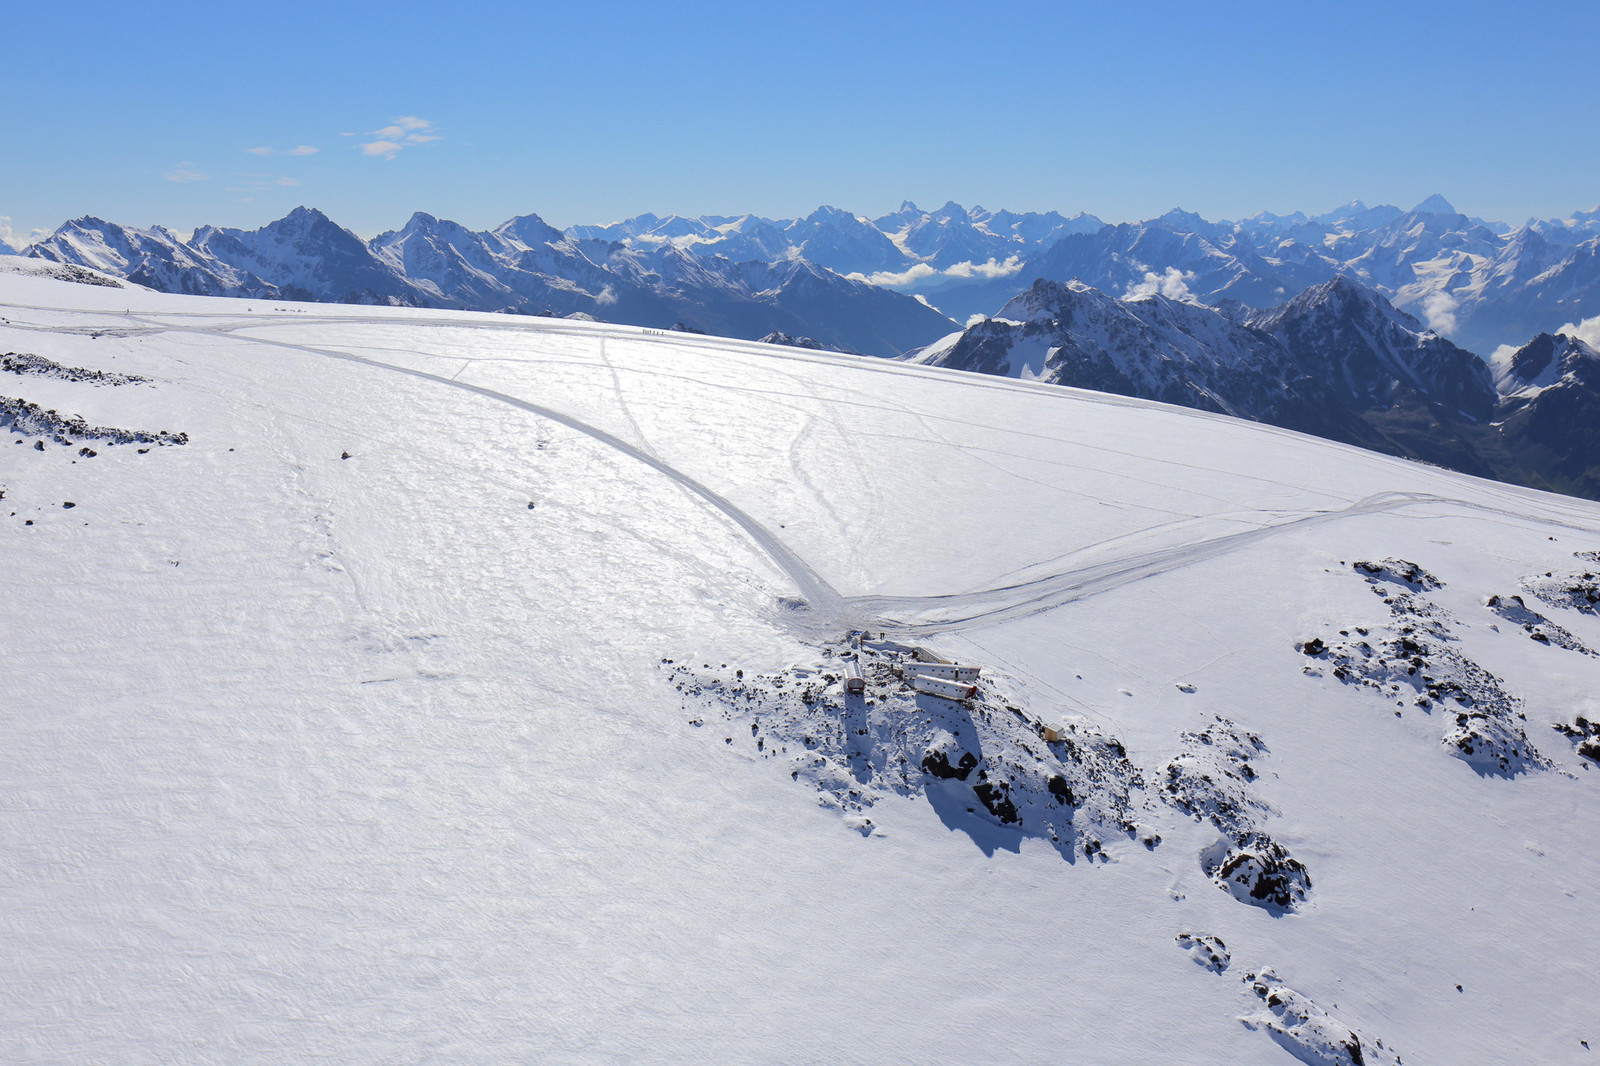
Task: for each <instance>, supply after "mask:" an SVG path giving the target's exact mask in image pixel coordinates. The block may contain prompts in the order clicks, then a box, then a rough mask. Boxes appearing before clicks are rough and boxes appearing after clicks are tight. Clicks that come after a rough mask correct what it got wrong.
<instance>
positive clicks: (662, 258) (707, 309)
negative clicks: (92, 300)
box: [28, 207, 952, 355]
mask: <svg viewBox="0 0 1600 1066" xmlns="http://www.w3.org/2000/svg"><path fill="white" fill-rule="evenodd" d="M28 254H29V255H30V256H33V257H37V258H42V259H51V260H54V261H56V262H61V263H70V264H74V265H78V266H83V267H86V268H89V269H93V270H98V271H102V272H104V273H107V274H111V275H113V276H116V277H123V278H126V279H128V280H129V281H133V282H136V283H138V284H141V285H146V286H149V287H151V288H154V289H158V290H160V291H163V292H178V293H189V294H194V295H210V296H247V297H251V298H258V299H279V300H315V301H335V302H346V303H364V304H387V305H391V306H410V307H436V308H462V309H471V310H492V311H509V312H516V313H522V314H548V315H556V316H571V315H584V316H587V317H590V318H595V319H602V320H613V321H622V322H628V323H632V324H635V325H643V326H652V327H656V328H663V329H665V328H670V327H672V326H674V325H677V324H679V323H682V324H684V325H686V326H688V327H690V328H692V329H697V330H700V331H702V332H707V333H716V334H722V335H727V336H735V337H746V338H750V339H754V338H756V337H760V336H762V335H763V334H767V333H772V332H775V331H777V332H785V333H789V334H793V335H796V336H808V337H813V338H815V339H816V340H818V341H819V342H822V343H826V344H833V345H837V346H840V347H845V348H849V349H851V350H853V351H859V352H863V353H866V354H873V355H898V354H900V353H901V352H904V351H906V350H907V349H910V348H913V347H916V346H918V345H920V344H924V343H926V342H927V341H928V340H930V339H932V338H933V337H936V336H938V335H940V334H941V333H944V332H946V331H948V330H949V329H950V327H951V325H952V323H951V322H950V321H949V320H948V319H946V318H945V317H944V316H942V315H940V314H939V313H938V312H937V311H935V310H933V309H932V308H930V307H928V306H927V305H926V304H924V303H921V302H919V301H917V300H916V299H913V298H912V297H910V296H907V295H904V294H901V293H897V292H894V291H893V290H890V289H886V288H883V287H881V286H873V285H868V284H866V283H865V282H863V281H859V280H851V279H848V278H845V277H842V276H840V275H839V274H836V273H834V272H833V271H830V270H827V269H825V268H822V267H819V266H817V265H816V264H814V263H812V262H810V261H809V260H807V259H805V258H803V257H798V256H796V257H779V258H776V259H774V260H773V261H772V262H765V261H757V260H749V261H742V262H734V261H733V260H730V259H728V258H726V257H723V256H716V255H694V254H691V253H689V252H687V251H685V250H683V249H682V248H680V247H677V246H675V245H673V244H671V243H669V242H661V243H656V244H642V245H640V246H637V247H635V246H631V245H628V244H623V243H617V242H605V241H601V240H593V239H583V238H581V237H579V236H576V235H573V236H568V235H564V234H562V233H560V232H558V231H556V230H554V229H552V228H551V227H549V226H547V225H545V223H544V222H543V221H541V220H540V219H539V218H538V217H537V216H535V215H525V216H522V217H520V218H514V219H511V220H510V221H508V222H505V223H504V224H502V225H500V226H498V227H496V228H495V229H494V230H492V231H489V232H486V233H476V232H473V231H470V230H468V229H466V228H465V227H462V226H459V225H457V224H456V223H454V222H449V221H444V220H441V219H437V218H434V217H433V216H431V215H426V214H422V213H420V212H419V213H417V214H415V215H413V216H412V217H411V219H410V221H409V222H407V223H406V225H405V226H404V227H403V228H401V229H399V230H395V231H390V232H386V233H381V234H379V235H378V236H377V237H375V238H373V239H372V240H371V241H363V240H361V238H359V237H357V236H356V235H355V234H353V233H351V232H350V231H349V230H346V229H344V228H342V227H340V226H338V225H336V224H335V223H333V222H332V221H331V220H330V219H328V217H327V216H325V215H323V214H322V213H321V212H319V211H315V210H312V209H309V208H303V207H302V208H297V209H295V210H294V211H292V212H290V213H289V214H288V215H287V216H285V217H284V218H281V219H279V220H278V221H276V222H273V223H271V224H269V225H266V226H263V227H262V228H261V229H258V230H251V231H245V230H237V229H216V228H213V227H209V226H207V227H203V228H201V229H199V230H197V231H196V232H195V234H194V236H193V237H192V238H191V239H190V240H188V241H184V240H181V239H180V238H179V237H177V236H176V235H175V234H173V233H171V232H169V231H167V230H165V229H162V228H160V227H156V228H154V229H149V230H139V229H132V228H129V227H124V226H118V225H116V224H114V223H109V222H105V221H102V220H100V219H96V218H80V219H75V220H73V221H72V222H69V223H67V224H65V225H63V226H62V227H61V228H60V229H58V230H57V231H56V232H55V233H53V234H52V235H51V236H50V237H48V238H47V239H45V240H43V241H40V242H39V243H37V244H35V245H33V246H32V247H30V248H29V249H28Z"/></svg>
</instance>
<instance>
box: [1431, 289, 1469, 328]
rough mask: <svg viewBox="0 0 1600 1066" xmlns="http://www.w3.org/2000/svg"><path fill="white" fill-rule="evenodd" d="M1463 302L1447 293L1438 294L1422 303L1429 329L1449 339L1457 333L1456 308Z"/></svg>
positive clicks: (1432, 295)
mask: <svg viewBox="0 0 1600 1066" xmlns="http://www.w3.org/2000/svg"><path fill="white" fill-rule="evenodd" d="M1460 306H1461V302H1460V301H1459V300H1457V299H1456V298H1455V297H1454V296H1451V295H1450V294H1449V293H1447V292H1436V293H1433V294H1431V295H1430V296H1429V297H1428V298H1427V299H1425V300H1423V301H1422V314H1423V316H1424V317H1426V318H1427V320H1428V328H1429V329H1431V330H1433V331H1434V332H1435V333H1437V334H1439V335H1440V336H1441V337H1448V336H1450V335H1451V334H1452V333H1454V332H1455V331H1456V308H1458V307H1460Z"/></svg>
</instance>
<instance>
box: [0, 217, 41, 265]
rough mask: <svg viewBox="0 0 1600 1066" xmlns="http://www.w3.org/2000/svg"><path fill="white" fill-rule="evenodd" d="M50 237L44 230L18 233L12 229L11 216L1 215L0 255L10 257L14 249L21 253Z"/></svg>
mask: <svg viewBox="0 0 1600 1066" xmlns="http://www.w3.org/2000/svg"><path fill="white" fill-rule="evenodd" d="M48 236H49V234H48V233H46V232H45V231H44V230H42V229H36V230H34V231H33V232H32V233H18V232H17V231H16V230H14V229H12V228H11V216H10V215H0V255H8V254H10V252H11V251H12V250H13V249H15V250H16V251H19V252H20V251H22V250H23V249H24V248H26V247H27V246H28V245H30V244H32V243H33V242H34V241H37V240H43V239H44V238H45V237H48Z"/></svg>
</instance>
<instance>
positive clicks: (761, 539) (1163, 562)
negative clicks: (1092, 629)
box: [0, 305, 1594, 636]
mask: <svg viewBox="0 0 1600 1066" xmlns="http://www.w3.org/2000/svg"><path fill="white" fill-rule="evenodd" d="M0 306H4V305H0ZM80 313H81V312H80ZM156 314H161V312H156ZM119 317H125V318H128V317H131V318H133V319H134V320H135V321H143V322H147V323H148V321H149V320H148V319H144V318H142V317H139V316H119ZM196 317H199V316H196ZM207 317H210V316H207ZM337 321H356V322H360V321H372V319H363V318H351V319H339V320H337ZM379 321H382V320H381V319H380V320H379ZM270 324H276V323H235V324H232V325H228V326H222V325H219V326H215V327H210V328H208V327H204V326H198V325H195V326H181V325H168V324H161V325H156V324H150V325H149V326H148V327H147V328H145V329H140V328H137V327H135V328H133V329H129V330H127V331H126V332H127V333H128V334H134V333H142V332H150V333H159V332H186V333H200V334H206V335H210V336H221V337H228V338H230V339H233V340H238V341H243V342H245V343H252V344H264V345H268V346H270V347H277V348H283V349H286V350H290V351H297V352H302V353H305V354H310V355H320V356H323V357H325V358H330V359H339V360H342V361H344V362H350V363H357V364H360V365H363V366H369V367H373V368H375V369H379V370H389V371H393V372H395V373H399V374H405V375H408V376H410V377H414V378H418V379H421V380H424V381H432V382H435V383H437V384H440V385H446V386H449V387H450V388H456V389H462V390H465V391H467V392H471V393H476V394H477V395H480V396H483V397H485V398H488V399H491V400H496V401H499V402H501V403H505V404H508V405H510V406H512V407H516V408H519V409H521V410H524V411H528V412H529V413H531V414H534V415H537V416H539V417H540V418H545V419H549V420H550V421H553V422H556V423H558V424H560V425H564V426H567V427H568V428H570V429H573V430H576V431H577V432H579V433H582V434H584V435H585V436H588V437H590V438H592V439H594V440H595V441H598V442H599V443H602V444H605V445H606V446H608V447H611V448H614V449H616V450H617V451H619V452H621V453H623V454H624V455H626V456H628V457H630V458H632V459H634V460H636V461H638V462H640V463H643V464H644V465H645V466H648V467H649V468H651V469H652V470H655V471H656V472H658V473H660V474H662V475H664V476H666V477H667V478H669V479H671V480H672V481H674V482H676V483H677V484H678V485H680V486H682V487H683V488H685V489H687V490H689V491H690V492H691V493H693V494H694V495H696V496H699V497H700V498H701V499H702V500H704V501H705V502H707V503H709V504H710V505H711V506H712V507H714V508H715V509H716V510H717V511H719V512H721V513H722V514H723V515H724V516H726V517H727V518H728V519H730V520H731V521H733V522H734V523H735V524H736V525H738V526H739V527H740V528H741V529H743V530H744V531H745V533H746V534H748V535H749V536H750V538H751V539H752V540H753V541H754V542H755V543H756V545H757V546H758V547H759V548H760V549H761V550H762V551H763V552H764V553H765V554H766V555H767V556H768V558H769V559H771V560H772V562H773V563H774V564H775V565H776V566H777V567H778V568H779V569H780V570H782V571H783V572H784V574H785V575H787V576H788V577H789V579H790V580H791V581H793V582H794V584H795V586H796V588H797V589H798V591H799V592H800V594H801V596H802V597H803V598H804V599H805V600H806V601H807V602H808V604H809V605H810V606H811V607H812V608H813V609H814V610H817V611H819V612H821V615H822V617H821V618H818V619H817V620H818V621H824V620H826V621H829V622H836V623H837V622H844V621H846V619H848V620H850V621H851V622H852V624H855V625H863V624H865V625H870V626H872V627H873V628H883V629H887V630H890V631H894V632H897V633H900V634H903V635H910V636H915V635H920V634H931V633H937V632H945V631H950V630H957V629H963V628H969V627H973V626H982V625H989V624H993V623H997V622H1003V621H1006V620H1009V619H1014V618H1021V617H1026V616H1028V615H1032V614H1038V613H1041V612H1043V611H1047V610H1050V609H1052V608H1055V607H1059V606H1062V605H1063V604H1067V603H1071V602H1074V601H1076V600H1081V599H1086V598H1088V597H1090V596H1093V595H1097V594H1099V593H1102V592H1108V591H1111V590H1113V589H1118V588H1122V587H1123V586H1126V585H1128V584H1131V583H1133V582H1135V581H1140V580H1143V579H1144V578H1147V577H1153V576H1155V575H1158V574H1163V573H1168V572H1170V571H1173V570H1177V569H1180V568H1182V567H1184V566H1188V565H1191V564H1194V563H1198V562H1203V561H1206V560H1209V559H1213V558H1216V557H1217V556H1220V555H1224V554H1226V553H1228V552H1232V551H1235V550H1237V549H1239V548H1242V547H1244V546H1245V545H1248V544H1251V543H1254V542H1256V541H1259V540H1262V539H1265V538H1268V537H1273V536H1277V535H1279V534H1281V533H1286V532H1289V531H1291V530H1295V529H1299V528H1302V527H1309V526H1314V525H1320V524H1322V523H1326V522H1332V521H1338V520H1340V519H1344V518H1353V517H1358V516H1361V515H1370V514H1381V513H1386V512H1393V511H1397V510H1400V509H1402V508H1407V507H1416V506H1421V505H1425V504H1440V505H1445V506H1451V507H1459V508H1463V509H1466V510H1472V511H1480V512H1483V513H1486V514H1495V515H1501V516H1504V517H1509V518H1513V519H1520V520H1523V521H1533V522H1538V523H1540V524H1543V525H1556V526H1563V527H1566V528H1572V529H1581V530H1585V531H1589V532H1593V531H1594V526H1592V525H1578V524H1576V523H1573V522H1568V521H1562V520H1561V519H1559V518H1553V517H1544V518H1536V517H1533V516H1530V515H1529V514H1527V513H1526V511H1513V510H1509V509H1505V508H1499V507H1493V506H1490V505H1487V504H1479V503H1473V502H1470V501H1467V500H1462V499H1458V498H1451V497H1445V496H1436V495H1432V494H1430V493H1421V492H1385V493H1378V494H1376V495H1373V496H1368V497H1366V498H1365V499H1362V500H1358V501H1356V502H1355V503H1352V504H1350V505H1349V506H1348V507H1344V508H1341V509H1338V510H1329V511H1318V512H1314V513H1311V514H1307V515H1303V516H1301V517H1299V518H1292V519H1288V520H1285V521H1283V522H1278V523H1275V524H1272V525H1268V526H1263V527H1260V528H1257V529H1251V530H1245V531H1242V532H1239V533H1230V534H1225V535H1222V536H1218V537H1213V538H1211V539H1209V540H1203V541H1198V542H1193V543H1186V544H1178V545H1174V546H1171V547H1167V548H1159V549H1155V550H1153V551H1148V552H1137V553H1134V554H1132V555H1129V556H1126V557H1124V558H1122V559H1114V560H1111V561H1109V562H1104V563H1097V564H1094V565H1091V566H1086V567H1080V568H1077V569H1073V570H1067V571H1063V572H1061V573H1057V574H1052V575H1047V576H1045V577H1042V578H1038V579H1035V580H1032V581H1025V582H1019V583H1016V584H1012V585H1002V586H997V587H994V588H990V589H982V590H978V591H974V592H965V593H953V594H946V595H933V596H856V597H849V598H846V597H844V596H842V595H841V594H840V593H839V592H838V590H837V589H835V588H834V587H833V586H832V585H830V584H829V583H828V582H827V581H826V580H825V579H824V578H823V577H822V576H821V575H820V574H818V573H817V572H816V571H815V570H814V569H812V567H811V566H810V565H809V564H808V563H806V562H805V561H804V560H803V559H801V558H800V557H799V556H798V555H797V554H795V553H794V551H793V550H791V549H790V548H789V547H788V545H786V544H784V543H783V541H781V540H780V539H779V538H778V537H776V536H775V535H773V533H772V532H771V531H770V530H768V529H767V528H766V527H765V526H763V525H762V524H761V523H760V522H758V521H756V520H755V519H754V518H753V517H751V516H750V515H749V514H747V513H746V512H745V511H743V510H742V509H741V508H739V507H738V505H736V504H734V503H733V502H732V501H731V500H729V499H727V498H726V497H725V496H722V495H721V494H720V493H717V492H716V491H714V490H713V489H711V488H709V487H708V486H706V485H704V484H702V483H701V482H699V481H697V480H695V479H694V478H693V477H691V476H689V475H688V474H685V473H684V472H682V471H680V470H678V469H677V468H675V467H672V466H670V465H668V464H667V463H665V462H663V461H662V460H660V459H658V458H656V457H655V456H654V455H652V454H650V453H649V452H646V451H644V450H642V449H640V448H638V447H635V446H634V445H631V444H629V443H628V442H627V441H624V440H622V439H621V438H619V437H617V436H615V435H613V434H611V433H608V432H606V431H605V430H603V429H600V428H599V427H597V426H592V425H589V424H588V423H586V422H583V421H581V420H579V419H577V418H574V417H572V416H571V415H567V414H563V413H562V412H560V411H557V410H554V409H552V408H548V407H544V406H542V405H540V404H535V403H531V402H529V401H527V400H523V399H519V398H518V397H515V396H511V395H508V394H506V393H503V392H497V391H495V390H494V389H489V388H485V387H483V386H480V385H471V384H467V383H465V382H461V381H457V380H455V379H453V378H448V377H444V376H442V375H439V374H432V373H429V372H428V371H425V370H416V369H413V368H411V367H406V366H399V365H396V364H393V363H385V362H382V361H381V360H377V359H369V358H367V357H365V356H360V355H355V354H352V353H349V352H342V351H337V350H334V349H327V348H317V347H314V346H311V345H303V344H292V343H289V342H286V341H277V340H270V339H268V338H265V337H259V336H241V335H239V334H237V333H235V332H234V331H235V330H238V329H246V328H252V327H254V326H257V325H270ZM294 324H296V325H300V324H303V320H302V321H301V322H296V323H294ZM386 324H387V323H386ZM438 324H444V323H438ZM450 324H452V325H455V324H457V323H450ZM461 324H462V325H476V323H461ZM519 325H520V324H519ZM499 328H508V327H504V326H502V327H499ZM521 328H524V329H526V328H527V327H526V326H521ZM59 329H60V328H59V327H57V330H59ZM67 331H70V327H69V328H68V330H67ZM101 332H109V331H106V330H103V331H101ZM553 332H565V331H562V330H553ZM570 332H579V331H578V330H571V331H570ZM582 332H584V333H585V334H587V335H588V336H591V337H593V336H595V334H596V333H600V332H601V331H599V330H593V329H588V330H583V331H582ZM618 332H620V331H618ZM682 339H683V338H677V337H675V338H674V340H677V341H681V340H682ZM702 339H704V338H702ZM704 346H705V347H710V345H704ZM726 347H728V348H732V347H734V345H731V344H730V345H727V346H726ZM774 347H775V348H776V346H774ZM761 354H763V355H766V354H779V355H781V356H787V357H789V358H794V359H798V360H802V361H815V362H823V361H826V360H821V359H817V358H815V353H789V352H784V351H783V350H782V349H777V350H776V352H775V353H766V352H762V353H761ZM872 369H875V370H878V371H879V372H884V371H888V370H889V368H888V367H872ZM899 369H901V370H905V369H910V368H907V367H900V368H899ZM916 369H918V370H924V369H925V368H920V367H919V368H916ZM891 372H892V371H891ZM969 384H972V385H975V386H977V385H981V386H986V387H990V388H996V387H999V388H1006V387H1008V386H1009V387H1012V388H1015V387H1016V386H1017V385H1018V384H1021V383H1017V382H1008V381H1007V380H1006V379H998V380H995V381H992V382H991V381H981V382H980V381H973V382H970V383H969ZM1049 388H1050V389H1052V390H1059V389H1060V387H1059V386H1050V387H1049ZM1062 391H1066V392H1071V393H1076V392H1077V391H1078V390H1062ZM1088 396H1089V397H1090V398H1093V399H1095V400H1098V401H1099V402H1102V403H1108V404H1110V405H1112V406H1125V407H1146V408H1150V407H1155V408H1161V407H1164V406H1165V405H1160V404H1155V403H1153V402H1151V401H1138V400H1132V401H1130V400H1129V399H1128V398H1124V397H1111V396H1102V395H1099V394H1092V393H1091V394H1088ZM1188 413H1190V414H1201V415H1204V414H1207V413H1206V412H1188ZM1212 417H1216V418H1222V417H1225V416H1212ZM1230 421H1233V420H1232V419H1230ZM1257 425H1258V426H1259V428H1262V429H1269V430H1270V429H1273V428H1274V427H1270V426H1265V425H1263V424H1259V423H1258V424H1257ZM1279 432H1281V433H1289V432H1290V431H1286V430H1280V431H1279ZM1323 443H1330V444H1331V443H1333V442H1323ZM1366 454H1370V453H1366ZM1380 457H1381V456H1380ZM1495 487H1496V488H1501V489H1508V490H1510V491H1509V492H1504V493H1500V494H1499V495H1501V497H1502V498H1505V497H1506V496H1510V497H1512V498H1515V497H1516V495H1517V491H1516V487H1515V486H1502V485H1498V484H1497V485H1495ZM1541 495H1542V494H1541ZM1508 502H1509V501H1508ZM1528 502H1533V501H1532V500H1530V501H1528ZM1540 502H1544V501H1540ZM1574 502H1575V503H1576V501H1574ZM1544 509H1545V510H1546V511H1554V510H1557V508H1555V507H1551V506H1548V505H1547V506H1546V507H1545V508H1544ZM1576 509H1577V508H1576V507H1574V508H1572V509H1571V510H1576ZM1569 513H1570V512H1569ZM1195 517H1203V516H1195ZM940 610H943V611H946V612H952V613H946V614H944V615H943V616H940V615H938V614H935V615H934V617H931V618H925V619H923V620H920V621H919V620H916V619H915V618H914V617H911V618H905V617H903V616H902V618H898V619H897V618H892V617H887V616H886V615H887V612H902V613H903V615H904V614H911V615H915V614H916V613H917V612H919V611H928V612H930V613H932V612H935V611H940Z"/></svg>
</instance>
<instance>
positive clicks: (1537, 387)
mask: <svg viewBox="0 0 1600 1066" xmlns="http://www.w3.org/2000/svg"><path fill="white" fill-rule="evenodd" d="M1493 364H1494V373H1495V384H1496V386H1497V387H1498V388H1499V390H1500V392H1501V394H1502V395H1506V396H1517V397H1521V398H1529V397H1531V396H1533V395H1536V394H1538V393H1540V392H1542V391H1544V390H1545V389H1548V388H1551V387H1552V386H1554V385H1556V384H1558V383H1560V382H1562V381H1563V380H1569V379H1571V378H1573V377H1574V376H1575V375H1576V374H1578V373H1579V372H1581V371H1588V372H1589V373H1591V374H1593V373H1594V372H1595V371H1596V370H1597V369H1600V352H1597V351H1596V350H1595V349H1594V348H1592V347H1590V346H1589V345H1588V344H1585V343H1584V342H1583V341H1582V340H1580V339H1579V338H1578V337H1575V336H1568V335H1567V334H1565V333H1557V334H1554V335H1552V334H1549V333H1541V334H1539V335H1538V336H1537V337H1535V338H1533V340H1531V341H1529V342H1528V343H1527V344H1524V345H1523V346H1522V347H1520V348H1517V349H1514V350H1507V349H1502V350H1501V351H1499V352H1496V353H1495V356H1494V359H1493Z"/></svg>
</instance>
